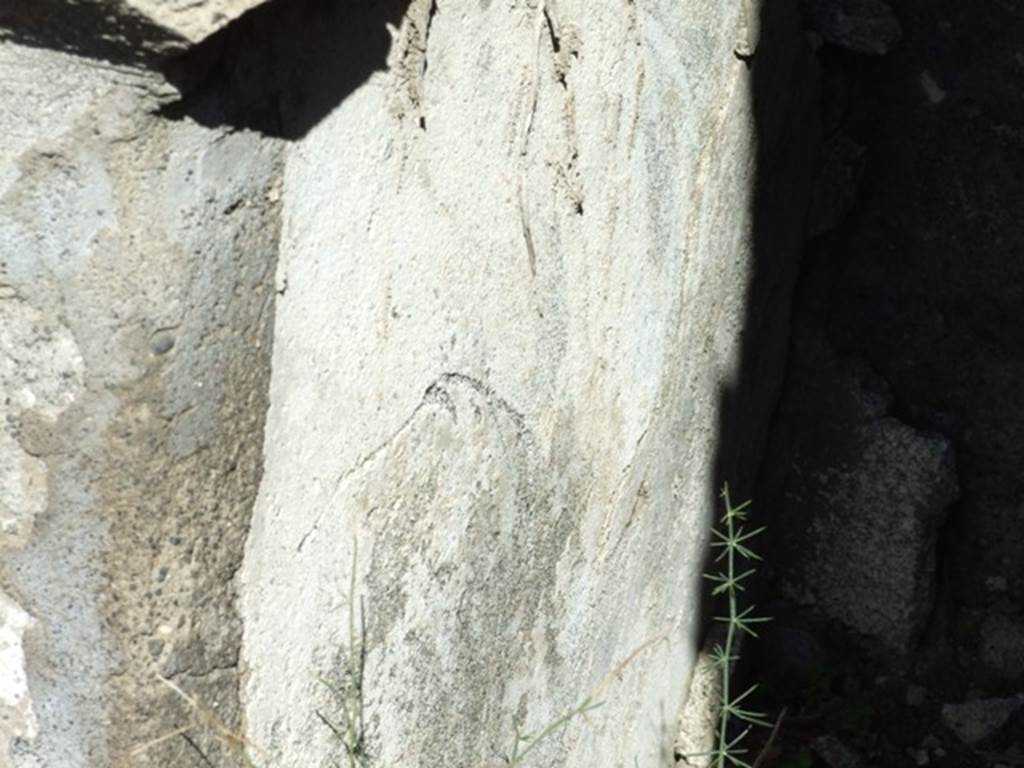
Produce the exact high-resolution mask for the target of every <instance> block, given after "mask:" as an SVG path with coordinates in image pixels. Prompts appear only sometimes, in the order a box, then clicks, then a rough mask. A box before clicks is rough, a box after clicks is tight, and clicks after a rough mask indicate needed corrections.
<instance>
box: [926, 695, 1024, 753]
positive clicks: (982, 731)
mask: <svg viewBox="0 0 1024 768" xmlns="http://www.w3.org/2000/svg"><path fill="white" fill-rule="evenodd" d="M1022 706H1024V694H1018V695H1017V696H1014V697H1011V698H1006V699H976V700H974V701H965V702H960V703H949V704H943V705H942V722H943V724H944V725H945V726H946V727H947V728H949V729H950V730H951V731H953V733H955V734H956V735H957V738H959V739H960V740H961V741H962V742H964V743H965V744H977V743H979V742H982V741H985V740H986V739H988V738H990V737H992V736H994V735H995V734H996V733H998V732H999V729H1000V728H1002V727H1003V726H1004V725H1006V723H1007V722H1009V720H1010V718H1011V717H1013V715H1014V714H1015V713H1016V712H1017V710H1018V709H1020V708H1021V707H1022Z"/></svg>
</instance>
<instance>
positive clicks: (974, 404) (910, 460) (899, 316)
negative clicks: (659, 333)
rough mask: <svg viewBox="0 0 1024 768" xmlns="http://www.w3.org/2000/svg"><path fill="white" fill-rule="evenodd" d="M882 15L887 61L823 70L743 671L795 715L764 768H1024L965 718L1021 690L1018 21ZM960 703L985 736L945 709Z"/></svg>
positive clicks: (1013, 718)
mask: <svg viewBox="0 0 1024 768" xmlns="http://www.w3.org/2000/svg"><path fill="white" fill-rule="evenodd" d="M888 5H889V6H891V9H892V12H893V13H894V16H895V19H898V21H899V25H900V26H901V27H902V32H903V35H902V40H900V41H899V42H898V43H896V44H895V45H894V46H893V47H892V49H891V50H890V51H888V52H887V53H886V54H885V55H871V54H866V53H862V52H855V51H852V50H849V48H848V47H844V46H843V45H842V44H837V43H836V42H835V41H834V40H833V41H832V42H824V44H823V45H822V46H821V47H820V49H819V50H818V60H819V62H820V65H821V69H822V75H823V94H822V102H821V116H822V121H823V124H824V131H825V141H826V143H825V148H824V149H823V152H822V157H821V168H822V171H821V174H822V176H821V178H820V179H819V181H818V185H817V195H816V200H815V202H814V204H812V209H811V214H810V221H809V228H810V231H811V232H812V235H813V236H812V237H810V239H809V240H808V242H807V244H806V246H805V250H804V257H803V264H802V269H801V277H800V282H799V286H798V291H797V297H796V304H795V310H794V328H793V334H792V345H791V349H790V366H789V373H788V377H787V382H786V386H785V389H784V392H783V396H782V401H781V405H780V408H779V411H778V413H777V415H776V421H775V426H774V428H773V431H772V435H771V438H770V449H769V451H768V458H767V462H766V464H765V466H764V469H763V471H762V475H761V479H760V481H759V483H758V488H757V491H756V494H755V498H756V499H757V500H758V501H759V506H760V511H761V514H762V515H763V516H764V517H765V518H766V519H767V522H768V523H769V525H771V526H772V528H773V533H774V536H773V540H772V542H771V549H770V550H769V551H768V552H767V554H766V560H767V561H768V562H769V563H771V569H770V572H769V573H768V577H769V579H770V581H771V586H770V587H767V588H766V589H767V590H768V591H770V592H771V594H772V596H775V597H778V598H779V599H778V600H777V602H776V603H775V604H774V605H773V606H771V608H769V610H768V612H769V613H774V614H775V615H776V616H777V617H778V620H777V621H776V622H775V623H774V625H773V626H772V628H771V629H770V630H768V631H767V632H766V634H765V636H764V637H763V640H762V642H761V643H760V644H754V645H751V646H750V651H749V652H750V654H752V656H751V658H752V668H751V669H750V670H748V673H749V674H750V675H751V677H752V678H756V679H759V680H762V681H763V682H764V683H765V692H766V694H768V696H767V699H766V703H767V705H769V706H770V707H774V708H778V707H780V706H782V705H783V704H785V705H788V706H789V715H788V718H787V721H786V724H785V725H784V726H783V728H782V729H781V737H780V739H779V741H778V742H777V744H776V748H775V749H773V750H772V752H771V753H770V754H769V755H766V758H767V759H766V760H765V761H764V762H763V763H762V765H765V766H767V765H772V766H778V767H780V768H781V767H782V766H788V767H789V768H795V767H796V766H805V767H809V766H830V767H831V768H840V767H843V768H845V766H851V768H852V766H914V765H934V766H957V767H964V768H966V767H968V766H996V765H1007V766H1009V765H1021V764H1024V707H1021V708H1018V709H1017V711H1016V714H1015V715H1010V716H1009V719H1008V720H1006V722H1004V723H1002V724H1000V721H1001V720H1003V719H1004V718H1000V717H995V718H989V719H988V721H987V722H982V721H984V720H985V718H984V717H981V716H980V715H978V714H977V713H976V712H973V710H971V707H974V708H979V707H981V706H982V705H978V704H977V702H979V701H980V702H988V703H990V704H991V705H992V707H993V708H996V709H998V708H999V706H1002V708H1003V709H1004V710H1006V711H1008V712H1009V711H1012V710H1013V709H1014V706H1013V704H1014V697H1016V696H1017V695H1018V694H1021V693H1024V599H1022V596H1024V471H1022V470H1024V385H1022V382H1024V224H1022V221H1021V217H1022V215H1024V5H1022V4H1021V3H1019V2H1014V0H975V2H970V3H964V2H949V1H946V0H940V1H936V0H888ZM824 6H829V7H831V9H833V10H834V9H836V8H839V9H842V10H846V11H848V12H849V13H851V14H853V15H854V16H855V15H856V14H857V13H861V14H865V13H870V14H872V24H871V25H868V27H870V29H874V30H875V31H879V30H891V27H886V26H885V24H883V23H881V21H880V19H881V18H882V17H880V16H878V15H877V13H876V12H878V11H879V9H880V8H881V9H883V10H884V5H883V4H881V3H879V2H876V0H856V1H855V0H827V1H826V0H816V1H815V2H806V3H805V10H806V11H810V13H807V14H806V15H805V18H804V22H805V26H807V27H815V28H817V29H818V30H819V32H820V23H821V18H822V17H821V13H822V12H823V11H822V8H823V7H824ZM826 10H828V9H827V8H826ZM816 14H817V15H816ZM821 37H822V35H819V36H818V37H817V39H816V42H818V43H821V42H822V40H821ZM823 37H825V38H828V35H823ZM883 47H884V46H883ZM947 457H948V458H951V461H948V460H947ZM957 488H958V493H957V491H956V489H957ZM951 489H952V490H951ZM951 494H952V496H951ZM957 496H958V500H956V501H955V502H954V503H952V504H950V500H951V498H954V499H955V498H956V497H957ZM872 536H874V539H872ZM808 563H813V567H810V568H809V567H807V564H808ZM908 563H910V565H909V566H908ZM829 585H832V586H829ZM826 587H828V589H826ZM1000 699H1001V700H1002V704H1000V703H999V701H998V700H1000ZM1007 699H1009V702H1007ZM1021 701H1024V699H1022V700H1021ZM964 702H975V704H974V705H971V707H968V710H971V712H969V713H968V715H966V716H965V717H967V719H968V720H971V719H972V718H973V722H972V723H969V724H968V725H973V726H975V727H976V728H977V732H976V733H975V734H974V735H975V736H977V735H978V734H982V735H981V738H977V739H974V738H973V737H972V738H971V739H965V738H964V734H963V732H961V734H960V735H958V734H957V733H956V732H955V729H954V728H951V727H950V723H951V722H952V721H953V720H954V719H956V718H954V717H953V715H954V714H956V710H955V709H953V708H950V707H949V706H947V708H946V714H945V716H944V715H943V707H944V705H954V706H957V705H961V704H963V703H964ZM984 706H988V704H985V705H984ZM972 713H973V714H972ZM961 719H963V718H961ZM823 738H824V741H823V740H822V739H823ZM969 741H970V742H971V743H968V742H969ZM835 743H838V744H839V747H835ZM778 747H781V751H780V749H779V748H778Z"/></svg>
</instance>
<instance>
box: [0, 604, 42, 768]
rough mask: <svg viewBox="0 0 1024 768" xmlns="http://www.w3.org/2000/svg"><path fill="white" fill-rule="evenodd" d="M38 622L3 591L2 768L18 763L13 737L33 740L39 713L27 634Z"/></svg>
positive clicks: (0, 657) (0, 673) (0, 611)
mask: <svg viewBox="0 0 1024 768" xmlns="http://www.w3.org/2000/svg"><path fill="white" fill-rule="evenodd" d="M34 623H35V622H33V620H32V617H30V616H29V615H28V614H27V613H25V611H23V610H22V609H21V607H20V606H18V605H17V603H15V602H13V601H12V600H11V599H10V598H9V597H7V595H5V594H4V593H3V592H2V591H0V768H11V767H12V766H13V765H14V763H12V762H11V760H12V758H11V756H10V754H9V753H8V744H9V743H10V740H11V739H33V738H35V736H36V731H37V724H36V715H35V712H34V711H33V709H32V700H31V698H30V697H29V690H28V676H27V672H26V668H25V667H26V665H25V648H24V635H25V632H26V630H28V629H29V628H31V627H32V626H33V624H34Z"/></svg>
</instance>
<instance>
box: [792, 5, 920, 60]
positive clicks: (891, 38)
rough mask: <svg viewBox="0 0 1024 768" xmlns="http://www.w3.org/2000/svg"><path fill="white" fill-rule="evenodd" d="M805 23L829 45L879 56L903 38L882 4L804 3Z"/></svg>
mask: <svg viewBox="0 0 1024 768" xmlns="http://www.w3.org/2000/svg"><path fill="white" fill-rule="evenodd" d="M803 8H804V16H805V23H806V24H807V25H808V26H809V27H810V28H811V29H812V30H813V31H814V32H817V33H818V34H819V35H821V37H822V38H823V39H824V40H825V41H826V42H828V43H831V44H832V45H836V46H839V47H840V48H846V49H847V50H850V51H854V52H856V53H866V54H870V55H873V56H882V55H884V54H886V53H888V52H889V51H891V50H892V48H893V46H894V45H896V43H898V42H899V41H900V39H901V38H902V37H903V28H902V27H901V26H900V23H899V20H898V19H897V18H896V16H895V14H893V12H892V9H891V8H890V7H889V6H888V5H886V4H885V3H884V2H882V0H804V3H803Z"/></svg>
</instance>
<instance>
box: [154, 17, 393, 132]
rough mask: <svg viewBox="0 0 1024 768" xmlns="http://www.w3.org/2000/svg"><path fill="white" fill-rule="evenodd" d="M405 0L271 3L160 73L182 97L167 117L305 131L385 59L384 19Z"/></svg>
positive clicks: (388, 43) (260, 129)
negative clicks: (163, 74) (175, 87)
mask: <svg viewBox="0 0 1024 768" xmlns="http://www.w3.org/2000/svg"><path fill="white" fill-rule="evenodd" d="M407 5H408V2H407V0H351V1H350V2H344V3H340V2H336V0H300V1H298V2H297V1H296V0H272V2H268V3H267V4H265V5H262V6H260V7H259V8H256V9H254V10H252V11H250V12H249V13H247V14H245V15H243V16H242V17H241V18H239V19H238V20H237V21H235V22H234V23H232V24H230V25H228V26H227V27H225V28H224V29H222V30H221V31H219V32H217V33H215V34H214V35H211V36H210V38H208V39H207V40H205V41H204V42H202V43H201V44H199V45H198V46H196V47H195V48H194V49H193V50H190V51H189V52H187V53H186V54H184V55H182V56H181V57H179V58H177V59H173V60H171V61H169V62H168V63H167V64H166V65H165V67H164V71H165V74H166V75H167V77H168V79H169V80H170V81H171V82H172V83H174V84H175V85H176V86H177V87H178V89H179V90H180V91H181V92H182V93H183V94H184V95H183V97H182V98H181V99H180V100H179V101H177V102H174V103H172V104H169V105H167V106H166V107H164V108H163V109H162V114H163V116H165V117H167V118H169V119H172V120H178V119H184V118H186V117H187V118H191V119H192V120H195V121H196V122H198V123H200V124H201V125H206V126H211V127H213V126H224V125H227V126H230V127H232V128H236V129H246V130H253V131H257V132H259V133H262V134H264V135H266V136H272V137H276V138H283V139H288V140H295V139H299V138H302V137H303V136H305V135H306V133H308V132H309V130H310V129H311V128H313V126H315V125H316V124H317V123H318V122H319V121H320V120H321V119H323V118H324V117H325V116H326V115H327V114H329V113H330V112H331V111H332V110H333V109H334V108H335V107H337V106H338V105H339V104H340V103H341V102H342V100H344V99H345V97H346V96H348V95H349V94H351V93H352V92H353V91H354V90H355V89H356V88H358V87H359V86H360V85H362V84H363V83H364V82H365V81H366V79H367V78H368V77H370V75H372V74H373V73H374V72H376V71H379V70H383V69H385V67H386V66H387V56H388V52H389V51H390V48H391V35H390V32H389V31H388V24H397V23H398V22H399V20H400V19H401V17H402V14H403V12H404V10H405V8H406V6H407Z"/></svg>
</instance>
